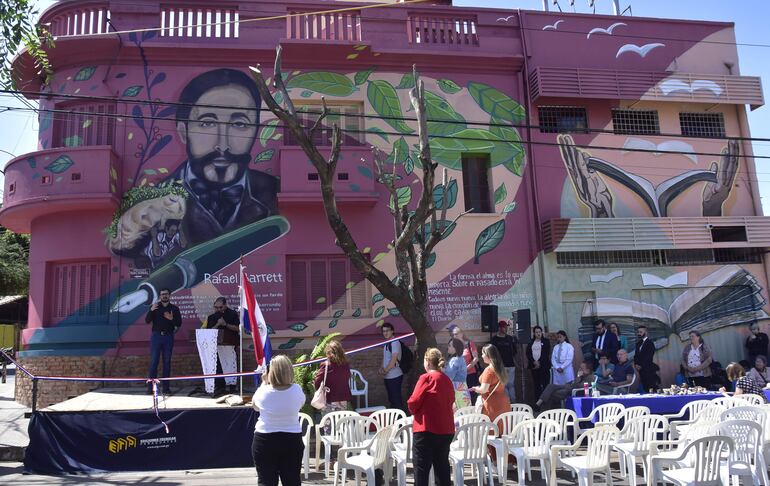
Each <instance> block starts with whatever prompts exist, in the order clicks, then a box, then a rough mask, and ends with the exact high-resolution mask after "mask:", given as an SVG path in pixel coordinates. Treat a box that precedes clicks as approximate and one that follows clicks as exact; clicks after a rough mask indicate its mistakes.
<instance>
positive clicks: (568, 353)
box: [551, 331, 575, 385]
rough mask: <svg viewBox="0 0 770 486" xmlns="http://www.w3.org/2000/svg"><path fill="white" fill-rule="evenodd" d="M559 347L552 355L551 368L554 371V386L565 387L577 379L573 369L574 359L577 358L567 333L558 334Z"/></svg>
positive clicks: (554, 349) (555, 347) (556, 347)
mask: <svg viewBox="0 0 770 486" xmlns="http://www.w3.org/2000/svg"><path fill="white" fill-rule="evenodd" d="M556 341H557V343H558V344H557V345H556V346H554V348H553V352H552V353H551V368H552V369H553V384H554V385H564V384H567V383H570V382H571V381H572V380H574V379H575V370H574V369H573V367H572V358H573V357H574V356H575V348H573V347H572V345H571V344H570V343H569V339H567V333H566V332H564V331H559V332H557V333H556Z"/></svg>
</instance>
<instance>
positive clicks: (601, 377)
mask: <svg viewBox="0 0 770 486" xmlns="http://www.w3.org/2000/svg"><path fill="white" fill-rule="evenodd" d="M613 371H615V365H614V364H612V363H610V358H609V356H607V354H606V353H604V352H602V353H599V366H598V367H597V368H596V384H597V385H607V384H609V383H610V381H612V372H613Z"/></svg>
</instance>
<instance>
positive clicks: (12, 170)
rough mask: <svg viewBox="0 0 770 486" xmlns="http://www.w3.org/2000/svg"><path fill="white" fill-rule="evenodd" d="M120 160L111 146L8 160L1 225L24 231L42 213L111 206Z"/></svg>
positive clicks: (115, 195)
mask: <svg viewBox="0 0 770 486" xmlns="http://www.w3.org/2000/svg"><path fill="white" fill-rule="evenodd" d="M120 171H121V163H120V159H119V158H118V156H117V155H116V154H115V152H113V151H112V147H110V146H109V145H100V146H95V147H61V148H55V149H50V150H41V151H38V152H32V153H28V154H25V155H22V156H20V157H16V158H15V159H12V160H11V161H10V162H8V164H7V165H6V167H5V187H4V197H3V208H2V210H0V224H2V225H3V226H5V227H7V228H9V229H11V230H12V231H15V232H17V233H28V232H29V231H30V225H31V223H32V221H33V220H34V219H35V218H36V217H38V216H40V215H43V214H51V213H56V212H64V211H80V210H91V209H112V210H114V209H116V208H117V207H118V204H119V203H120V196H119V194H120V192H119V191H120V186H119V181H120V180H121V177H120Z"/></svg>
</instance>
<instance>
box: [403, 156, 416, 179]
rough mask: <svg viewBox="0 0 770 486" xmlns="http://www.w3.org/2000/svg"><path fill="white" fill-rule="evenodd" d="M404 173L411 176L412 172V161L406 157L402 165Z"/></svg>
mask: <svg viewBox="0 0 770 486" xmlns="http://www.w3.org/2000/svg"><path fill="white" fill-rule="evenodd" d="M404 172H405V173H406V175H411V174H412V172H414V161H413V160H412V158H411V157H407V159H406V163H405V164H404Z"/></svg>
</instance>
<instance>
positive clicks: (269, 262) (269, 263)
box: [265, 255, 278, 267]
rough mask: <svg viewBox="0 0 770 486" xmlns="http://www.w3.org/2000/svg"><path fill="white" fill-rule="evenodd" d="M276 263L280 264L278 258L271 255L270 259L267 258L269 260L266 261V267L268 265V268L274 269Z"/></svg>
mask: <svg viewBox="0 0 770 486" xmlns="http://www.w3.org/2000/svg"><path fill="white" fill-rule="evenodd" d="M276 262H278V257H277V256H275V255H270V256H269V257H267V260H265V265H267V266H268V267H272V266H273V265H275V264H276Z"/></svg>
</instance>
